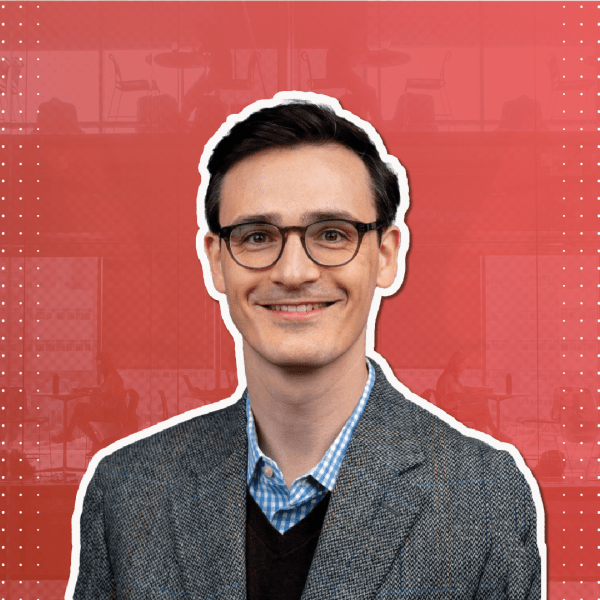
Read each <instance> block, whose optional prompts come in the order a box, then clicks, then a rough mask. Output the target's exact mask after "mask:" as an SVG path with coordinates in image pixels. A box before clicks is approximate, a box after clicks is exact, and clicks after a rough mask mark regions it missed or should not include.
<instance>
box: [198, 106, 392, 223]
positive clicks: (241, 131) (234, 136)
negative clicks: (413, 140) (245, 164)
mask: <svg viewBox="0 0 600 600" xmlns="http://www.w3.org/2000/svg"><path fill="white" fill-rule="evenodd" d="M302 145H314V146H324V145H340V146H344V147H346V148H347V149H348V150H351V151H352V152H354V153H355V154H356V156H358V157H359V158H360V159H361V160H362V162H363V164H364V166H365V167H366V169H367V171H368V173H369V178H370V185H371V189H372V198H373V202H374V204H375V210H376V212H377V221H378V222H379V223H380V224H381V225H382V227H383V228H386V227H389V226H390V225H391V224H392V223H393V222H394V219H395V217H396V212H397V211H398V205H399V204H400V190H399V187H398V177H397V175H396V173H394V171H392V169H391V168H390V167H389V165H388V164H386V163H385V162H384V161H383V160H382V159H381V156H380V155H379V152H378V151H377V148H376V147H375V144H374V143H373V142H372V141H371V139H370V138H369V136H368V135H367V133H366V132H365V131H364V130H362V129H361V128H360V127H358V126H356V125H355V124H354V123H352V122H350V121H348V120H347V119H344V118H343V117H340V116H339V115H337V114H336V113H335V112H334V111H333V110H332V109H331V108H329V107H328V106H324V105H319V104H312V103H309V102H300V101H297V102H294V103H288V104H280V105H278V106H274V107H270V108H264V109H262V110H259V111H257V112H255V113H253V114H251V115H250V116H249V117H248V118H247V119H245V120H244V121H241V122H240V123H238V124H236V125H235V126H234V127H233V128H232V129H231V131H230V132H229V134H228V135H227V136H225V137H224V138H223V139H222V140H221V141H220V142H219V143H218V144H217V145H216V146H215V149H214V151H213V153H212V155H211V157H210V160H209V161H208V171H209V173H210V182H209V184H208V188H207V192H206V200H205V214H206V221H207V223H208V228H209V230H210V231H211V232H213V233H218V232H219V226H223V225H224V224H223V223H222V222H221V221H220V218H219V207H220V193H221V186H222V183H223V179H224V178H225V176H226V174H227V173H228V172H229V171H230V169H231V168H232V167H233V166H234V165H236V164H237V163H239V162H240V161H242V160H244V159H245V158H247V157H249V156H252V155H255V154H258V153H259V152H264V151H265V150H274V149H291V148H295V147H298V146H302Z"/></svg>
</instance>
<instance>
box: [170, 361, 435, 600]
mask: <svg viewBox="0 0 600 600" xmlns="http://www.w3.org/2000/svg"><path fill="white" fill-rule="evenodd" d="M371 363H372V364H373V366H374V368H375V371H376V376H375V383H374V385H373V389H372V391H371V395H370V397H369V401H368V402H367V405H366V407H365V410H364V412H363V415H362V416H361V419H360V421H359V423H358V425H357V427H356V429H355V431H354V434H353V436H352V439H351V441H350V444H349V446H348V449H347V451H346V455H345V457H344V461H343V463H342V467H341V469H340V473H339V475H338V479H337V482H336V486H335V489H334V491H333V493H332V496H331V500H330V502H329V507H328V510H327V514H326V515H325V520H324V524H323V529H322V531H321V536H320V538H319V543H318V546H317V550H316V552H315V556H314V558H313V562H312V566H311V570H310V573H309V575H308V578H307V581H306V586H305V589H304V593H303V595H302V600H318V599H320V598H323V597H325V596H326V597H328V598H338V597H339V598H340V599H341V598H342V597H346V596H348V595H351V596H354V597H361V598H368V597H370V596H372V595H374V593H375V591H376V589H377V588H378V586H379V585H380V583H381V581H382V579H383V577H384V575H385V573H386V572H387V570H388V568H389V566H390V565H391V561H392V560H393V559H394V557H395V556H396V554H397V552H398V550H399V548H401V546H402V545H403V544H404V542H405V540H406V538H407V536H408V534H409V532H410V530H411V527H412V524H413V523H414V521H415V518H416V516H417V515H418V514H419V512H420V510H421V507H422V505H423V503H424V501H425V500H426V499H427V497H428V492H427V491H424V490H423V488H419V487H416V486H414V485H413V484H412V483H411V482H409V481H408V479H407V478H406V477H403V476H402V475H404V474H406V473H407V472H409V471H410V470H411V469H414V468H415V467H417V466H418V465H419V464H420V463H421V462H423V461H424V454H423V452H422V449H421V444H420V442H419V439H418V436H417V434H416V432H415V425H414V412H413V411H414V405H413V404H412V403H411V402H409V401H408V400H406V399H405V398H404V397H403V396H402V395H401V394H399V393H398V391H397V390H395V389H394V388H393V387H392V386H391V385H390V384H389V383H388V381H387V379H386V378H385V375H384V374H383V372H382V370H381V369H380V367H379V365H377V363H375V362H373V361H371ZM245 401H246V392H244V394H243V396H242V398H241V399H240V400H239V401H238V402H236V403H235V404H234V405H232V406H230V407H227V408H225V409H223V410H221V411H218V412H215V413H211V414H209V415H206V416H203V417H200V418H199V419H196V421H197V423H195V424H194V429H193V431H192V433H191V435H190V436H189V437H188V439H187V441H186V442H185V449H184V451H183V452H182V454H181V463H182V466H183V467H184V468H185V469H186V470H187V471H188V473H189V475H188V477H182V485H180V487H178V488H173V489H172V490H171V492H170V494H171V495H170V503H171V527H172V531H173V532H174V537H175V549H176V554H177V558H178V563H179V567H180V571H181V573H182V577H183V580H184V584H185V588H186V592H187V593H188V594H189V595H190V597H192V598H195V597H213V596H217V595H218V594H224V595H225V597H227V598H236V599H239V600H245V598H246V540H245V534H246V501H245V494H246V468H247V444H248V442H247V438H246V415H245ZM211 421H213V422H211ZM357 590H360V592H361V593H360V594H358V596H357V593H356V592H357Z"/></svg>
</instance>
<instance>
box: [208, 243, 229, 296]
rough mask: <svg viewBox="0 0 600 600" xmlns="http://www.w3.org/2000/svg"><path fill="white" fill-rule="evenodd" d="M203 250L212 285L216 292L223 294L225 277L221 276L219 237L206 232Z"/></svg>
mask: <svg viewBox="0 0 600 600" xmlns="http://www.w3.org/2000/svg"><path fill="white" fill-rule="evenodd" d="M204 251H205V252H206V256H207V257H208V262H209V263H210V273H211V275H212V280H213V285H214V286H215V289H216V290H217V292H220V293H221V294H224V293H225V279H224V278H223V266H222V265H221V238H220V237H219V236H218V235H217V234H215V233H207V234H206V235H205V236H204Z"/></svg>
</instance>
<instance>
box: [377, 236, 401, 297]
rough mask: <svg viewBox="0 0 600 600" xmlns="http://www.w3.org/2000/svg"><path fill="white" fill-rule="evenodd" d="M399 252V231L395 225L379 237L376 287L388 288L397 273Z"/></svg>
mask: <svg viewBox="0 0 600 600" xmlns="http://www.w3.org/2000/svg"><path fill="white" fill-rule="evenodd" d="M399 250H400V229H398V227H396V226H395V225H391V226H390V227H388V228H387V229H386V230H385V231H384V232H383V234H382V236H381V244H380V245H379V272H378V273H377V287H380V288H389V287H390V286H391V285H392V284H393V283H394V280H395V279H396V274H397V273H398V251H399Z"/></svg>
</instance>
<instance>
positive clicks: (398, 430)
mask: <svg viewBox="0 0 600 600" xmlns="http://www.w3.org/2000/svg"><path fill="white" fill-rule="evenodd" d="M375 367H376V371H377V375H376V381H375V385H374V386H373V390H372V391H371V396H370V398H369V401H368V402H367V406H366V407H365V412H364V413H363V415H362V417H361V419H360V421H359V424H358V426H357V428H356V430H355V432H354V435H353V436H352V440H351V442H350V445H349V447H348V450H347V452H346V455H345V457H344V461H343V463H342V467H341V470H340V474H339V476H338V479H337V482H336V486H335V489H334V491H333V493H332V497H331V501H330V503H329V508H328V511H327V514H326V515H325V521H324V523H323V529H322V531H321V536H320V538H319V544H318V546H317V550H316V552H315V556H314V559H313V563H312V565H311V570H310V572H309V575H308V578H307V581H306V586H305V588H304V593H303V595H302V600H321V599H322V598H329V599H332V600H333V599H338V598H339V599H340V600H341V599H342V598H344V599H345V600H347V598H349V597H353V598H361V599H362V598H365V599H366V598H371V597H373V596H374V595H375V594H376V591H377V589H378V588H379V586H380V585H381V583H382V581H383V578H384V576H385V574H386V573H387V572H388V570H389V568H390V567H391V563H392V561H393V560H394V558H395V557H396V556H397V555H398V553H399V552H400V551H401V548H402V546H403V545H404V543H405V541H406V539H407V537H408V535H409V533H410V531H411V528H412V526H413V524H414V522H415V519H416V518H417V516H418V515H419V513H420V511H421V510H422V508H423V507H424V506H425V505H426V503H427V502H428V501H429V497H430V494H429V492H428V491H427V490H424V489H423V488H421V487H417V486H415V485H414V482H415V480H414V475H415V472H418V471H419V467H418V465H419V464H420V463H422V462H423V461H424V454H423V452H422V450H421V445H420V443H419V440H418V439H417V438H416V437H415V435H414V433H413V427H412V419H413V416H412V414H411V413H412V410H411V404H410V403H409V402H408V401H407V400H406V399H404V397H402V396H400V395H399V394H398V392H397V391H396V390H395V389H394V388H392V387H391V385H390V384H389V383H388V382H387V380H386V379H385V377H384V376H383V373H382V372H381V370H380V369H379V367H378V366H377V365H375Z"/></svg>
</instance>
